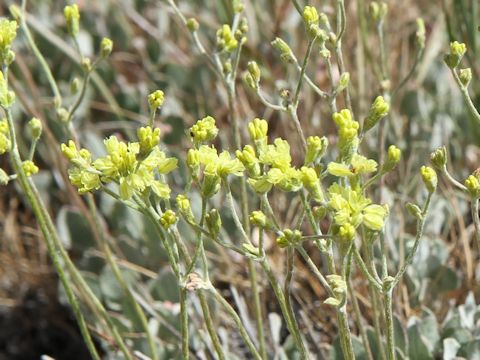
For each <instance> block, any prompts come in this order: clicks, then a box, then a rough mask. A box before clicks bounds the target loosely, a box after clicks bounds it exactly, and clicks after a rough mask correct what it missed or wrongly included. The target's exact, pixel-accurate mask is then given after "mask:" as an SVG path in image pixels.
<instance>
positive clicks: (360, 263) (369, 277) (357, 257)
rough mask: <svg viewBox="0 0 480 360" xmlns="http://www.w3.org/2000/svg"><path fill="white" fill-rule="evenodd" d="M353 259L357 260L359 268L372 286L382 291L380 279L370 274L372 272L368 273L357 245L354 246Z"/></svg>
mask: <svg viewBox="0 0 480 360" xmlns="http://www.w3.org/2000/svg"><path fill="white" fill-rule="evenodd" d="M353 257H354V258H355V261H356V263H357V265H358V267H359V268H360V271H361V272H362V274H363V275H364V276H365V277H366V278H367V280H368V282H369V283H370V285H372V286H373V287H374V288H375V289H377V290H379V291H381V290H382V285H381V282H380V279H376V278H375V277H374V276H373V275H372V274H370V271H368V268H367V265H365V262H364V261H363V259H362V257H361V255H360V253H359V252H358V249H357V247H356V246H355V245H353Z"/></svg>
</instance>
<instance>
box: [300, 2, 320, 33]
mask: <svg viewBox="0 0 480 360" xmlns="http://www.w3.org/2000/svg"><path fill="white" fill-rule="evenodd" d="M318 20H319V17H318V12H317V9H315V7H313V6H305V7H304V8H303V21H304V22H305V27H306V28H307V34H308V36H309V37H310V38H311V39H313V38H315V37H316V36H317V32H318V30H319V27H318Z"/></svg>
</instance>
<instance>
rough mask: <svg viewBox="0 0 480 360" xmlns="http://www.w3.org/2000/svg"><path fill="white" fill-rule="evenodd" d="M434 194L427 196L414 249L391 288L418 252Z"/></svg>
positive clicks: (418, 223) (418, 225)
mask: <svg viewBox="0 0 480 360" xmlns="http://www.w3.org/2000/svg"><path fill="white" fill-rule="evenodd" d="M432 194H433V193H430V192H429V194H428V197H427V201H426V202H425V205H424V207H423V210H422V217H421V219H419V220H418V222H417V235H416V236H415V241H414V243H413V248H412V250H410V253H409V254H408V256H407V258H406V259H405V263H404V264H403V266H402V267H401V268H400V270H399V271H398V273H397V275H396V276H395V278H394V280H393V282H392V285H391V288H394V287H395V286H396V285H397V284H398V283H399V281H400V280H401V278H402V276H403V274H404V273H405V271H406V270H407V266H408V265H410V264H411V263H412V261H413V257H414V256H415V254H416V252H417V249H418V245H419V244H420V239H421V238H422V236H423V228H424V226H425V220H426V215H427V212H428V208H429V207H430V201H431V199H432Z"/></svg>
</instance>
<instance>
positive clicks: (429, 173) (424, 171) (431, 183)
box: [420, 166, 438, 193]
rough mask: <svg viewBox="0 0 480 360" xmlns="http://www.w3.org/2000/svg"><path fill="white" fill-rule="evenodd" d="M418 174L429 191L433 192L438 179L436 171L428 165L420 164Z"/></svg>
mask: <svg viewBox="0 0 480 360" xmlns="http://www.w3.org/2000/svg"><path fill="white" fill-rule="evenodd" d="M420 175H421V176H422V180H423V183H424V184H425V187H426V188H427V190H428V191H429V192H430V193H433V192H434V191H435V189H436V188H437V184H438V179H437V173H436V172H435V170H433V169H432V168H431V167H429V166H422V167H421V168H420Z"/></svg>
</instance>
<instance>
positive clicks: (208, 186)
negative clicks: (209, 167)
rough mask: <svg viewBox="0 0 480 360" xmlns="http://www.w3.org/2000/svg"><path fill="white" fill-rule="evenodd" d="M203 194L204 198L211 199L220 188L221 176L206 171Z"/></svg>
mask: <svg viewBox="0 0 480 360" xmlns="http://www.w3.org/2000/svg"><path fill="white" fill-rule="evenodd" d="M204 174H205V176H204V177H203V183H202V188H201V194H202V197H203V198H204V199H209V198H211V197H212V196H213V195H215V194H216V193H217V192H218V190H220V181H221V178H220V177H219V176H218V175H217V174H214V173H207V172H205V173H204Z"/></svg>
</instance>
